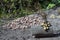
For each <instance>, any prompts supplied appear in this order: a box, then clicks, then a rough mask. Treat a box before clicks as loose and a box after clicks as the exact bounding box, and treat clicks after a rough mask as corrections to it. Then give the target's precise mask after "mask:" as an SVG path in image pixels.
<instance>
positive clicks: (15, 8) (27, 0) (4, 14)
mask: <svg viewBox="0 0 60 40" xmlns="http://www.w3.org/2000/svg"><path fill="white" fill-rule="evenodd" d="M58 3H60V0H0V18H17V17H21V16H25V15H29V14H32V13H33V12H34V11H35V12H36V11H38V10H40V9H42V8H43V9H50V8H52V7H54V6H55V5H56V4H58Z"/></svg>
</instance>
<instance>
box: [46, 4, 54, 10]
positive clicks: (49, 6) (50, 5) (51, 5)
mask: <svg viewBox="0 0 60 40" xmlns="http://www.w3.org/2000/svg"><path fill="white" fill-rule="evenodd" d="M54 6H55V4H49V5H48V6H47V8H46V9H50V8H52V7H54Z"/></svg>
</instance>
